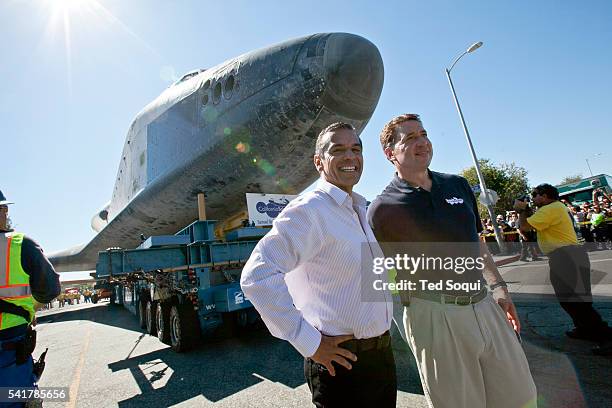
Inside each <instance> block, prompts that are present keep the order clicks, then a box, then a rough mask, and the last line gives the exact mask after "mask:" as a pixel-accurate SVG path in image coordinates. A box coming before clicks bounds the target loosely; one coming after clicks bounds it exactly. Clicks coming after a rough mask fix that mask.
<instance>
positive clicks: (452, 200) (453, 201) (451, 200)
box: [446, 197, 463, 205]
mask: <svg viewBox="0 0 612 408" xmlns="http://www.w3.org/2000/svg"><path fill="white" fill-rule="evenodd" d="M446 202H447V203H449V204H450V205H455V204H463V198H457V197H453V198H447V199H446Z"/></svg>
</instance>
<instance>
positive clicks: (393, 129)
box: [380, 113, 421, 150]
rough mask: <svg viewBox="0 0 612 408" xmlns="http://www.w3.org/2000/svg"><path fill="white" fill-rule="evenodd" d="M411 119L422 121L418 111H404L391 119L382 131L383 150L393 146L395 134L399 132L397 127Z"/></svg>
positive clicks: (381, 143)
mask: <svg viewBox="0 0 612 408" xmlns="http://www.w3.org/2000/svg"><path fill="white" fill-rule="evenodd" d="M409 120H416V121H417V122H421V118H420V117H419V115H417V114H416V113H404V114H403V115H399V116H396V117H394V118H393V119H391V120H390V121H389V122H388V123H387V124H386V125H385V127H384V128H383V130H382V132H380V145H381V146H382V148H383V150H384V149H385V148H387V147H393V146H394V145H395V143H396V140H395V135H396V134H397V127H398V126H399V125H401V124H402V123H404V122H408V121H409Z"/></svg>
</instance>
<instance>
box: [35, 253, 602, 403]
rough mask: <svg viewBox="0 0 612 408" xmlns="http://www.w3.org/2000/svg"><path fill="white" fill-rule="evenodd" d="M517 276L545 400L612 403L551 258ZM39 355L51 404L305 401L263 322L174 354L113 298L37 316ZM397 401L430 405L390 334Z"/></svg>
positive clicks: (293, 361)
mask: <svg viewBox="0 0 612 408" xmlns="http://www.w3.org/2000/svg"><path fill="white" fill-rule="evenodd" d="M591 260H592V264H593V274H592V276H593V284H594V285H593V288H594V292H595V293H596V294H598V297H597V298H596V307H597V308H598V309H599V310H600V312H601V313H602V315H603V316H604V317H605V318H606V319H607V320H608V321H610V322H612V289H610V288H612V274H611V273H610V272H611V271H612V251H602V252H596V253H591ZM500 270H501V272H502V274H503V276H504V278H505V279H506V280H507V281H510V282H512V284H511V288H512V290H513V291H514V292H515V294H514V299H515V303H516V304H517V306H518V309H519V313H520V315H521V321H522V323H523V332H522V334H523V344H524V348H525V352H526V354H527V357H528V360H529V362H530V367H531V370H532V373H533V376H534V379H535V381H536V385H537V387H538V393H539V406H540V407H567V408H580V407H587V406H588V407H609V406H612V364H611V362H612V359H611V358H605V357H596V356H593V355H592V354H591V353H590V348H591V346H592V344H591V343H588V342H584V341H578V340H571V339H568V338H566V337H565V336H564V334H563V333H564V331H565V330H568V329H570V328H571V323H570V321H569V318H568V317H567V316H566V315H565V314H564V312H563V311H562V310H561V309H560V307H559V306H558V304H557V303H556V301H555V300H554V298H553V297H552V296H550V293H551V291H550V288H549V284H548V283H547V275H548V267H547V263H546V262H545V261H543V262H533V263H523V262H515V263H513V264H510V265H506V266H504V267H502V268H501V269H500ZM38 319H39V325H38V328H37V330H38V346H37V349H36V351H35V353H34V355H35V357H36V356H38V355H39V354H40V353H41V352H42V350H44V348H45V347H49V353H48V355H47V367H46V370H45V372H44V374H43V377H42V380H41V384H40V385H41V386H44V387H50V386H56V387H69V388H70V395H71V400H70V402H68V403H45V406H48V407H117V406H120V407H136V406H138V407H140V406H146V407H148V408H154V407H168V406H180V407H192V406H193V407H196V406H197V407H209V406H210V407H283V408H285V407H309V406H312V405H311V404H310V393H309V391H308V387H307V385H306V384H305V382H304V378H303V374H302V372H303V368H302V367H303V360H302V358H301V357H300V355H299V354H298V353H297V352H296V351H295V350H294V349H293V348H292V347H291V346H290V345H289V344H288V343H286V342H283V341H280V340H277V339H275V338H273V337H271V336H270V335H269V334H268V333H267V331H266V330H265V329H260V330H257V331H254V332H250V333H246V334H242V335H241V336H237V337H232V338H228V339H222V340H215V341H209V342H206V343H202V344H201V345H200V346H199V347H198V348H197V349H195V350H193V351H191V352H189V353H187V354H176V353H174V352H172V351H171V350H170V349H169V347H168V346H166V345H164V344H162V343H160V342H159V341H158V340H157V338H155V337H152V336H149V335H145V334H143V333H142V331H141V330H140V328H139V327H138V323H137V320H136V317H135V316H133V315H132V314H131V313H130V312H128V311H127V310H125V309H123V308H122V307H117V306H111V305H109V304H108V303H102V304H98V305H90V304H86V305H83V304H81V305H73V306H68V307H66V308H63V309H59V310H58V309H52V310H50V311H44V312H41V313H39V318H38ZM394 348H395V356H396V362H397V369H398V377H399V385H398V406H400V407H426V403H425V399H424V397H423V395H422V389H421V386H420V383H419V377H418V373H417V371H416V368H415V365H414V361H413V359H412V356H411V353H410V351H409V349H408V348H407V347H406V346H405V344H404V343H403V342H401V340H400V339H399V336H396V337H395V340H394Z"/></svg>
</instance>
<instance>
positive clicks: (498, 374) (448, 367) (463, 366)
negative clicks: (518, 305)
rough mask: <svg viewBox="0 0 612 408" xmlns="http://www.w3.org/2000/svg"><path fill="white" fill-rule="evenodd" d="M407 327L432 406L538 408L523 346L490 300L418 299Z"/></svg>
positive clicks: (409, 313) (407, 318)
mask: <svg viewBox="0 0 612 408" xmlns="http://www.w3.org/2000/svg"><path fill="white" fill-rule="evenodd" d="M404 327H405V330H406V336H407V338H408V344H409V345H410V348H411V349H412V353H413V354H414V357H415V359H416V361H417V365H418V368H419V374H420V376H421V383H422V384H423V390H424V391H425V397H426V398H427V401H428V403H429V405H430V406H431V407H435V408H443V407H452V408H480V407H482V408H485V407H488V408H524V407H536V398H537V393H536V387H535V384H534V382H533V378H532V377H531V372H530V371H529V365H528V363H527V358H526V357H525V353H524V352H523V348H522V347H521V345H520V343H519V341H518V339H517V338H516V335H515V333H514V330H513V329H512V327H511V325H510V323H509V322H508V320H507V319H506V316H505V313H504V311H503V310H502V309H501V308H500V307H499V306H498V305H497V304H496V303H495V301H494V300H493V299H492V298H491V296H487V297H486V298H485V299H483V300H482V301H480V302H478V303H477V304H474V305H470V306H456V305H449V304H440V303H436V302H431V301H428V300H423V299H418V298H414V297H413V298H411V304H410V306H409V307H406V308H404Z"/></svg>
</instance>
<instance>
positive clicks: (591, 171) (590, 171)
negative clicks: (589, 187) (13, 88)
mask: <svg viewBox="0 0 612 408" xmlns="http://www.w3.org/2000/svg"><path fill="white" fill-rule="evenodd" d="M584 160H586V162H587V167H588V168H589V173H591V176H592V175H593V170H591V165H590V164H589V159H584Z"/></svg>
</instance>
